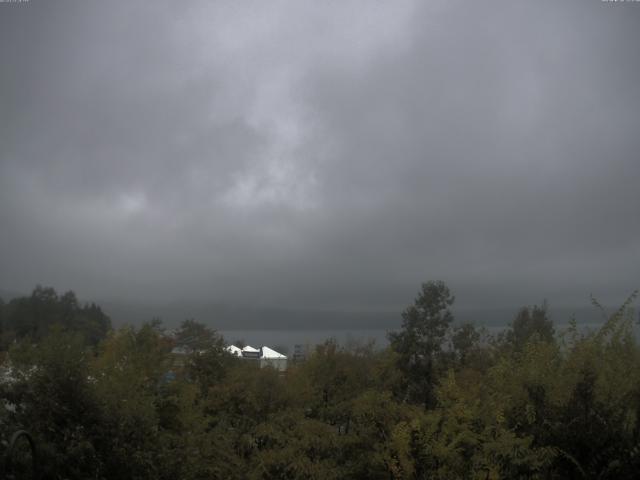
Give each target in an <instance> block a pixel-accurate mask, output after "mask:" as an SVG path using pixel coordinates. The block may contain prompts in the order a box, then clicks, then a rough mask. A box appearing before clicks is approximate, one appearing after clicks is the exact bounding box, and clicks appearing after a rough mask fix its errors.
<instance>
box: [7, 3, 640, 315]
mask: <svg viewBox="0 0 640 480" xmlns="http://www.w3.org/2000/svg"><path fill="white" fill-rule="evenodd" d="M639 41H640V4H633V3H624V4H621V3H602V2H599V1H584V0H581V1H577V0H575V1H569V0H567V1H562V2H559V1H530V2H513V1H506V0H505V1H492V2H462V1H455V0H453V1H439V0H437V1H431V2H424V1H408V0H407V1H403V0H398V1H393V2H371V1H362V2H360V1H340V2H337V1H336V2H333V1H329V2H317V1H290V2H284V1H282V2H278V1H276V2H264V1H254V2H250V1H242V2H239V1H222V2H209V1H189V2H176V1H172V2H162V1H154V2H142V1H132V2H115V1H114V2H99V1H59V2H45V1H37V0H32V1H30V2H28V3H19V4H10V3H5V4H0V60H1V63H0V64H1V65H2V75H1V76H0V112H1V113H0V119H1V124H0V225H1V227H0V228H1V231H2V233H1V235H0V260H1V268H0V287H1V288H5V289H10V290H23V291H24V290H29V289H30V288H31V287H32V286H33V285H34V284H35V283H44V284H51V285H54V286H56V287H58V288H60V289H63V288H73V289H75V290H76V291H77V292H78V293H79V294H80V295H81V296H83V297H94V298H95V297H98V298H100V297H102V298H122V299H133V298H144V299H189V298H191V299H199V300H211V301H229V302H243V303H246V304H251V305H283V306H292V307H294V306H295V307H300V306H308V307H313V308H361V307H366V308H367V309H375V308H381V309H386V308H394V307H395V306H398V305H400V306H401V305H404V304H406V303H407V302H408V301H410V300H411V299H412V297H413V295H414V293H415V292H416V291H417V288H418V285H419V283H420V282H421V281H423V280H427V279H435V278H442V279H444V280H446V281H447V282H449V284H450V285H451V287H452V289H453V290H454V291H455V292H456V293H457V296H458V298H459V300H460V302H462V303H465V304H468V305H480V304H499V303H502V304H505V303H506V304H520V303H532V302H536V301H539V300H540V299H542V298H544V297H547V298H549V299H550V301H551V302H552V304H553V303H554V302H555V303H556V304H570V303H572V302H584V299H585V297H586V295H588V294H589V293H590V292H593V293H595V294H597V295H599V296H600V297H601V298H604V300H605V301H619V300H621V299H622V298H623V297H624V296H625V295H626V294H627V293H628V292H629V291H630V290H631V289H633V288H635V287H637V286H638V284H639V283H640V275H639V272H640V214H639V212H638V208H639V207H640V158H639V152H640V149H639V147H640V135H639V132H640V90H639V87H638V86H639V80H640V55H638V43H639Z"/></svg>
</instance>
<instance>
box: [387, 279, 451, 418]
mask: <svg viewBox="0 0 640 480" xmlns="http://www.w3.org/2000/svg"><path fill="white" fill-rule="evenodd" d="M454 300H455V297H454V296H453V295H452V294H451V292H450V291H449V287H447V285H446V284H445V283H444V282H442V281H431V282H427V283H423V284H422V288H421V290H420V292H419V294H418V297H417V298H416V299H415V302H414V304H413V305H411V306H409V307H408V308H407V309H406V310H405V311H404V312H403V313H402V318H403V322H402V330H400V331H399V332H392V333H390V334H389V341H390V343H391V348H392V349H393V350H395V351H396V352H397V353H398V354H399V362H398V367H399V368H400V370H401V371H402V372H403V373H404V374H405V379H406V388H405V391H406V398H407V399H409V400H412V401H416V402H420V403H423V404H424V405H425V406H426V407H428V406H432V405H433V404H434V400H435V398H434V395H433V393H434V386H435V382H436V376H437V372H438V370H439V369H440V368H441V367H442V360H443V355H442V353H443V345H444V340H445V337H446V335H447V332H448V331H449V328H450V326H451V323H452V321H453V314H452V313H451V310H450V307H451V305H453V302H454Z"/></svg>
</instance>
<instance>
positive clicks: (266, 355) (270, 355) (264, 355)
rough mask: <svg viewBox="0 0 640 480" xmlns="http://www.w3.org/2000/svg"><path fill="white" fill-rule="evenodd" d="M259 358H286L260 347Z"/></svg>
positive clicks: (269, 349) (267, 348) (265, 347)
mask: <svg viewBox="0 0 640 480" xmlns="http://www.w3.org/2000/svg"><path fill="white" fill-rule="evenodd" d="M261 358H287V356H286V355H283V354H281V353H278V352H276V351H275V350H273V349H271V348H269V347H267V346H264V347H262V357H261Z"/></svg>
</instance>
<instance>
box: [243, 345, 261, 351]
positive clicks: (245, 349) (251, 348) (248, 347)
mask: <svg viewBox="0 0 640 480" xmlns="http://www.w3.org/2000/svg"><path fill="white" fill-rule="evenodd" d="M242 351H243V352H250V353H258V352H259V351H260V350H258V349H257V348H253V347H252V346H251V345H247V346H246V347H244V348H243V349H242Z"/></svg>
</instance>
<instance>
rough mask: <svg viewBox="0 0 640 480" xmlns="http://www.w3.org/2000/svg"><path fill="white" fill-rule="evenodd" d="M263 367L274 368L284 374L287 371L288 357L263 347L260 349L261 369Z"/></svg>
mask: <svg viewBox="0 0 640 480" xmlns="http://www.w3.org/2000/svg"><path fill="white" fill-rule="evenodd" d="M263 367H273V368H275V369H276V370H280V371H281V372H284V371H285V370H286V369H287V356H286V355H283V354H281V353H278V352H276V351H275V350H273V349H272V348H269V347H267V346H263V347H262V348H261V349H260V368H263Z"/></svg>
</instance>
